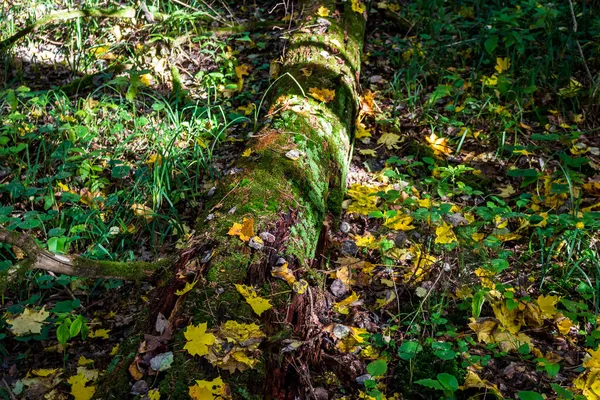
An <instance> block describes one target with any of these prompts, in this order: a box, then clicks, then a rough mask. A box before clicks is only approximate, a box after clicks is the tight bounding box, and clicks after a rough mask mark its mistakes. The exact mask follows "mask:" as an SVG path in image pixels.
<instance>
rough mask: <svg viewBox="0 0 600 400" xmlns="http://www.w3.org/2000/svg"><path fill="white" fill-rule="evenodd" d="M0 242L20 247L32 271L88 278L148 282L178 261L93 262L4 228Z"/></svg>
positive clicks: (0, 229) (1, 229) (169, 259)
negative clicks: (157, 272)
mask: <svg viewBox="0 0 600 400" xmlns="http://www.w3.org/2000/svg"><path fill="white" fill-rule="evenodd" d="M0 242H3V243H7V244H11V245H13V246H16V247H18V248H20V249H21V250H22V251H23V253H24V254H25V257H26V258H25V262H24V263H22V264H23V265H25V266H27V267H28V268H37V269H43V270H45V271H50V272H54V273H59V274H65V275H75V276H81V277H88V278H117V279H125V280H138V279H144V278H148V277H150V276H152V275H153V274H154V272H156V271H157V270H159V269H161V268H166V267H168V266H170V265H172V264H173V263H174V262H175V259H174V258H167V259H161V260H157V261H154V262H144V261H126V262H119V261H104V260H92V259H90V258H86V257H81V256H68V257H67V256H63V255H60V254H54V253H51V252H49V251H46V250H44V249H43V248H41V247H40V246H39V245H38V244H37V242H36V241H35V239H34V238H33V237H31V236H29V235H27V234H26V233H22V232H15V231H8V230H6V229H4V228H0Z"/></svg>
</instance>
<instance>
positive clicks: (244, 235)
mask: <svg viewBox="0 0 600 400" xmlns="http://www.w3.org/2000/svg"><path fill="white" fill-rule="evenodd" d="M227 234H228V235H230V236H238V237H239V238H240V239H241V240H243V241H244V242H247V241H249V240H250V238H251V237H252V236H254V219H252V218H244V220H243V221H242V223H241V224H238V223H237V222H234V223H233V225H232V226H231V228H230V229H229V232H227Z"/></svg>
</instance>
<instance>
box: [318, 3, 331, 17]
mask: <svg viewBox="0 0 600 400" xmlns="http://www.w3.org/2000/svg"><path fill="white" fill-rule="evenodd" d="M317 15H318V16H319V17H323V18H325V17H329V9H328V8H327V7H325V6H321V7H319V9H318V10H317Z"/></svg>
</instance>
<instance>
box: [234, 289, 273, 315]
mask: <svg viewBox="0 0 600 400" xmlns="http://www.w3.org/2000/svg"><path fill="white" fill-rule="evenodd" d="M235 288H236V289H237V291H238V292H239V293H240V294H241V295H242V296H244V298H245V299H246V302H247V303H248V304H249V305H250V307H252V310H253V311H254V312H255V313H256V314H257V315H259V316H260V315H261V314H262V313H263V312H265V311H267V310H269V309H270V308H272V307H273V305H271V302H270V301H269V300H267V299H264V298H262V297H260V296H259V295H258V294H257V293H256V290H254V288H252V287H250V286H246V285H239V284H236V285H235Z"/></svg>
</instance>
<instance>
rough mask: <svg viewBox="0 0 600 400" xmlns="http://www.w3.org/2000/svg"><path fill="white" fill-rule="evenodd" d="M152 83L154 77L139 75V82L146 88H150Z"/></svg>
mask: <svg viewBox="0 0 600 400" xmlns="http://www.w3.org/2000/svg"><path fill="white" fill-rule="evenodd" d="M153 81H154V77H153V76H152V75H150V74H142V75H140V82H141V83H143V84H144V85H146V86H150V85H152V82H153Z"/></svg>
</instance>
